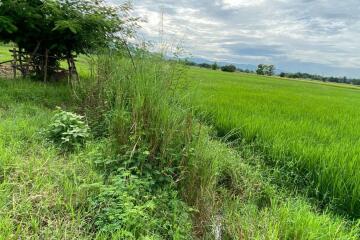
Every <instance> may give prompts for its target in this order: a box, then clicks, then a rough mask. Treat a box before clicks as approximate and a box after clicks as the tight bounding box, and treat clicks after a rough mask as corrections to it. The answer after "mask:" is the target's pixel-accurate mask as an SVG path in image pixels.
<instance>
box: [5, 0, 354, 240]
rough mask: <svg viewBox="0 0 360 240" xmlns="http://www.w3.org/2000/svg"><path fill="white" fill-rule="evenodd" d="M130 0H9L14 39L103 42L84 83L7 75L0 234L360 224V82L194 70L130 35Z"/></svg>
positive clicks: (292, 231)
mask: <svg viewBox="0 0 360 240" xmlns="http://www.w3.org/2000/svg"><path fill="white" fill-rule="evenodd" d="M129 9H130V5H127V4H126V5H123V6H122V7H120V9H119V8H112V7H110V6H108V5H103V1H95V0H94V1H93V0H90V1H40V0H35V1H23V0H21V1H15V2H14V1H3V2H2V3H1V5H0V33H5V34H4V35H2V39H1V37H0V40H3V41H4V40H5V41H14V42H15V43H17V44H18V46H19V47H20V48H25V49H26V50H27V51H32V49H34V48H35V50H36V51H38V50H39V49H40V51H43V50H44V49H45V50H46V52H47V51H48V50H51V51H52V52H55V53H56V54H58V56H57V58H56V59H57V60H61V59H62V58H63V56H66V55H69V54H71V52H76V53H89V52H91V53H93V54H92V56H91V57H89V56H88V58H87V60H89V64H90V66H89V72H86V73H87V74H86V75H84V77H83V78H82V81H77V82H73V83H72V84H71V85H66V84H65V83H61V82H59V83H53V84H40V83H34V82H31V81H30V80H27V81H25V80H14V81H9V80H1V79H0V90H1V95H0V239H23V238H30V239H52V238H55V239H134V240H135V239H144V240H145V239H186V240H187V239H214V238H215V239H239V240H240V239H354V240H355V239H359V236H360V229H359V225H360V222H359V220H358V217H359V211H358V210H359V208H360V203H359V199H360V192H359V189H358V184H357V183H358V182H359V180H360V175H359V171H358V170H360V169H358V168H357V167H356V166H357V165H356V164H357V158H358V155H359V154H358V151H357V150H358V149H360V146H358V144H357V137H356V134H354V132H355V131H356V130H357V129H358V128H357V125H356V124H357V122H358V118H357V117H356V116H355V112H356V109H355V108H354V107H353V106H356V103H357V102H358V98H357V91H358V90H357V89H356V90H355V89H351V88H334V87H331V86H327V85H315V84H312V85H310V83H308V82H291V81H284V80H279V79H275V78H261V77H258V76H255V75H249V74H247V75H239V74H224V73H221V72H220V71H207V70H201V69H195V68H194V69H190V70H189V69H188V68H187V67H186V65H189V64H188V63H187V62H185V64H184V62H183V61H178V60H176V59H171V60H168V59H166V57H165V56H166V54H154V53H150V52H148V50H147V49H146V48H138V47H135V46H133V47H131V48H128V47H127V46H126V45H124V44H123V40H124V39H123V38H119V37H118V35H117V34H116V33H117V32H122V33H124V34H126V35H128V34H131V33H132V31H133V30H134V28H133V26H128V25H127V24H129V23H132V22H133V20H135V19H132V18H127V16H128V15H127V11H128V10H129ZM119 10H120V12H122V13H124V14H125V15H120V16H119V15H118V13H119V12H118V11H119ZM26 14H28V15H26ZM24 19H25V20H26V21H25V20H24ZM39 20H46V21H47V22H46V23H47V24H43V23H41V24H40V23H39V22H38V21H39ZM92 23H94V24H92ZM27 24H29V26H27ZM26 26H27V27H26ZM28 27H30V28H34V31H35V32H29V31H28V30H29V29H27V28H28ZM89 28H91V29H89ZM25 30H26V31H25ZM87 30H88V31H87ZM19 31H21V32H19ZM39 31H40V32H39ZM84 31H85V32H84ZM33 34H34V35H33ZM43 34H47V35H46V36H47V37H46V38H44V35H43ZM54 34H55V35H56V36H55V35H54ZM87 36H88V37H87ZM60 38H64V41H62V42H61V43H60V42H59V39H60ZM26 39H30V40H31V41H29V42H27V41H26ZM112 40H115V42H114V41H112ZM54 41H55V42H54ZM36 42H37V43H36ZM39 42H40V43H39ZM35 43H36V45H34V44H35ZM118 43H119V44H118ZM51 44H55V45H51ZM99 47H101V48H99ZM57 60H56V61H57ZM39 61H43V60H42V59H41V58H40V59H39ZM56 61H54V63H53V64H59V62H56ZM199 66H201V67H204V68H209V69H213V70H217V69H218V65H217V64H216V63H214V64H213V65H210V64H203V65H199ZM259 69H260V70H261V72H260V71H258V74H262V75H273V73H274V67H273V66H271V65H270V66H268V65H261V66H259ZM259 69H258V70H259ZM221 70H222V71H228V72H234V71H236V70H237V69H236V67H235V66H232V65H229V66H223V67H222V68H221ZM85 71H86V70H85ZM187 74H188V75H187ZM185 76H189V77H190V81H189V79H188V78H186V77H185ZM243 76H246V77H243ZM194 79H196V80H200V85H199V87H200V89H199V90H197V89H196V88H193V86H192V84H194V82H195V81H193V80H194ZM269 79H270V80H269ZM270 81H273V82H272V83H269V82H270ZM196 82H199V81H196ZM309 86H311V91H310V88H309ZM324 88H326V89H327V93H324V91H323V90H324ZM214 89H216V90H218V91H217V92H216V93H215V92H213V90H214ZM299 89H300V90H301V91H300V90H299ZM244 90H246V91H244ZM314 93H316V94H314ZM328 94H331V97H330V95H328ZM193 95H196V96H193ZM209 96H211V97H209ZM334 96H336V99H334V98H333V97H334ZM234 99H237V101H234ZM305 100H306V101H305ZM349 102H351V103H352V105H351V106H347V105H345V103H349ZM279 104H281V107H279V106H278V105H279ZM197 105H200V107H196V106H197ZM229 106H231V109H227V108H226V107H229ZM324 106H331V109H330V110H328V109H326V108H325V107H324ZM55 109H56V110H55ZM54 110H55V112H54ZM195 110H196V111H195ZM334 112H336V114H332V113H334ZM209 116H210V118H208V117H209ZM344 116H345V117H344ZM275 120H276V122H277V123H282V125H274V124H272V123H273V122H274V121H275ZM212 124H214V128H212ZM234 129H237V130H236V131H235V130H234ZM234 131H235V132H234ZM218 136H224V137H225V139H220V138H219V137H218ZM230 140H231V141H232V142H230ZM309 196H312V197H313V196H315V197H317V198H309Z"/></svg>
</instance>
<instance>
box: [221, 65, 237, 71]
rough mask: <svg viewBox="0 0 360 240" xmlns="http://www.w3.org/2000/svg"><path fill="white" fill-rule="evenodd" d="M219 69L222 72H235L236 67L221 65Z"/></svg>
mask: <svg viewBox="0 0 360 240" xmlns="http://www.w3.org/2000/svg"><path fill="white" fill-rule="evenodd" d="M221 71H223V72H235V71H236V67H235V66H234V65H226V66H222V67H221Z"/></svg>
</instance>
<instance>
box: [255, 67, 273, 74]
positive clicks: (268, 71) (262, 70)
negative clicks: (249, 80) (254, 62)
mask: <svg viewBox="0 0 360 240" xmlns="http://www.w3.org/2000/svg"><path fill="white" fill-rule="evenodd" d="M256 73H257V74H258V75H268V76H272V75H274V74H275V66H274V65H266V64H259V65H258V67H257V69H256Z"/></svg>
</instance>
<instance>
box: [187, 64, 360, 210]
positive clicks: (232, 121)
mask: <svg viewBox="0 0 360 240" xmlns="http://www.w3.org/2000/svg"><path fill="white" fill-rule="evenodd" d="M188 76H189V78H190V79H191V80H192V82H195V83H199V87H198V88H199V89H198V91H199V95H198V98H197V100H196V101H195V102H196V104H198V105H199V106H200V108H201V109H202V110H204V111H205V112H208V113H210V114H211V116H212V117H211V120H212V122H213V123H214V124H215V126H216V128H217V129H218V131H219V132H220V134H221V135H225V134H227V133H228V132H230V131H232V130H234V129H236V131H238V133H239V136H240V137H241V138H243V139H245V140H246V141H247V142H252V143H256V145H257V146H258V148H259V149H260V151H261V152H262V153H263V154H265V155H266V156H267V157H268V158H270V159H271V163H276V164H278V166H282V167H284V166H285V167H284V168H285V169H286V170H287V171H288V172H282V175H283V177H284V178H286V176H287V175H288V174H290V173H291V172H294V171H295V173H296V174H298V175H299V174H300V176H302V177H304V176H308V177H309V179H310V180H309V182H311V187H312V188H313V190H314V191H313V193H315V194H318V195H320V196H321V197H322V198H325V199H326V200H327V201H329V200H330V201H332V202H333V203H335V204H336V207H337V208H340V209H344V210H345V211H346V212H347V213H348V214H350V215H352V216H355V217H359V216H360V184H359V183H360V164H359V163H360V141H359V136H360V135H359V133H360V117H359V104H360V89H359V88H354V87H351V86H350V87H347V86H344V85H333V84H330V85H328V84H324V83H320V84H319V83H317V82H310V81H297V80H287V79H281V78H276V77H260V76H256V75H252V74H240V73H235V74H231V73H223V72H220V71H216V72H215V71H208V70H203V69H197V68H192V69H191V70H190V72H189V74H188ZM307 184H309V183H307Z"/></svg>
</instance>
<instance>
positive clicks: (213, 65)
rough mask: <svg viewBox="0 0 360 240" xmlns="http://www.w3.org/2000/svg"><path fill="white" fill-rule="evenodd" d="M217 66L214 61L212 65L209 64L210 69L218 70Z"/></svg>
mask: <svg viewBox="0 0 360 240" xmlns="http://www.w3.org/2000/svg"><path fill="white" fill-rule="evenodd" d="M218 68H219V66H218V64H217V63H216V62H214V63H213V64H212V65H211V69H212V70H218Z"/></svg>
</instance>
